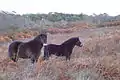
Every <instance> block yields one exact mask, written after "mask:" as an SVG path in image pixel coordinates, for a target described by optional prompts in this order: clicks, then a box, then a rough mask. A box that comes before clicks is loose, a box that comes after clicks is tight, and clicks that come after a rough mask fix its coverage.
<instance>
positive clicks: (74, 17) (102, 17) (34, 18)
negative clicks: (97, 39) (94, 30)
mask: <svg viewBox="0 0 120 80" xmlns="http://www.w3.org/2000/svg"><path fill="white" fill-rule="evenodd" d="M114 20H120V16H119V15H118V16H109V15H108V14H106V13H104V14H99V15H96V14H94V15H86V14H82V13H81V14H65V13H57V12H50V13H48V14H24V15H19V14H16V12H5V11H1V12H0V31H4V30H7V29H17V28H25V27H42V28H44V27H68V24H69V22H76V21H77V22H87V23H90V24H101V23H103V22H108V21H114Z"/></svg>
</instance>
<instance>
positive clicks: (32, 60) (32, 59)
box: [31, 55, 36, 63]
mask: <svg viewBox="0 0 120 80" xmlns="http://www.w3.org/2000/svg"><path fill="white" fill-rule="evenodd" d="M35 61H36V59H35V56H34V55H32V56H31V63H35Z"/></svg>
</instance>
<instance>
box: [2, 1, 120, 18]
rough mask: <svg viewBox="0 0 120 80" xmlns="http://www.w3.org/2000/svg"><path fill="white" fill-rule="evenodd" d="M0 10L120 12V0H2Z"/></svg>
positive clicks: (25, 11) (19, 11) (26, 11)
mask: <svg viewBox="0 0 120 80" xmlns="http://www.w3.org/2000/svg"><path fill="white" fill-rule="evenodd" d="M0 10H4V11H16V12H17V13H19V14H24V13H48V12H63V13H77V14H79V13H85V14H88V15H91V14H93V13H96V14H100V13H108V14H109V15H112V16H114V15H118V14H120V0H0Z"/></svg>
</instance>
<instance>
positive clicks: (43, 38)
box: [35, 34, 47, 44]
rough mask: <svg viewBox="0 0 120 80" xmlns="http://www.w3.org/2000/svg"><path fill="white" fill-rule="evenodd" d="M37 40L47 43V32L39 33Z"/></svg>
mask: <svg viewBox="0 0 120 80" xmlns="http://www.w3.org/2000/svg"><path fill="white" fill-rule="evenodd" d="M35 40H38V41H41V42H42V43H43V44H44V43H47V34H40V35H38V36H37V37H36V38H35Z"/></svg>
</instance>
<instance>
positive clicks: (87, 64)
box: [0, 30, 120, 80]
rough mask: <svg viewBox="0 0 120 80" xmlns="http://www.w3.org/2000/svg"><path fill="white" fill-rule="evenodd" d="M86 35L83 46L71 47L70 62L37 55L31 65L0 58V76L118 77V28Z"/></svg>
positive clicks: (45, 79)
mask: <svg viewBox="0 0 120 80" xmlns="http://www.w3.org/2000/svg"><path fill="white" fill-rule="evenodd" d="M75 34H76V33H75ZM75 34H69V35H68V34H66V35H65V34H57V35H50V36H49V39H48V40H49V41H48V42H49V43H53V42H54V43H58V44H59V43H61V42H62V41H64V40H66V39H67V38H69V37H71V36H75ZM78 35H81V34H79V33H77V34H76V36H78ZM82 35H83V34H82ZM87 35H88V36H87V37H86V38H85V37H84V41H83V42H84V46H83V47H82V48H79V47H75V48H74V50H73V54H72V56H71V60H70V61H66V60H65V57H60V58H57V59H56V57H55V56H52V57H51V58H50V59H49V60H47V61H43V60H42V58H40V59H39V61H38V63H36V64H34V65H32V64H31V63H30V61H29V60H20V61H19V62H18V63H13V62H11V61H9V60H8V59H3V60H1V62H0V63H1V64H0V71H2V70H3V69H4V71H3V72H1V73H2V74H4V75H3V76H0V77H2V78H4V76H7V78H8V80H120V49H119V48H120V36H119V35H120V31H119V30H113V31H109V32H104V33H103V35H98V34H89V33H88V34H87ZM61 39H62V40H61ZM11 73H12V74H11ZM3 80H7V79H3Z"/></svg>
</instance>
